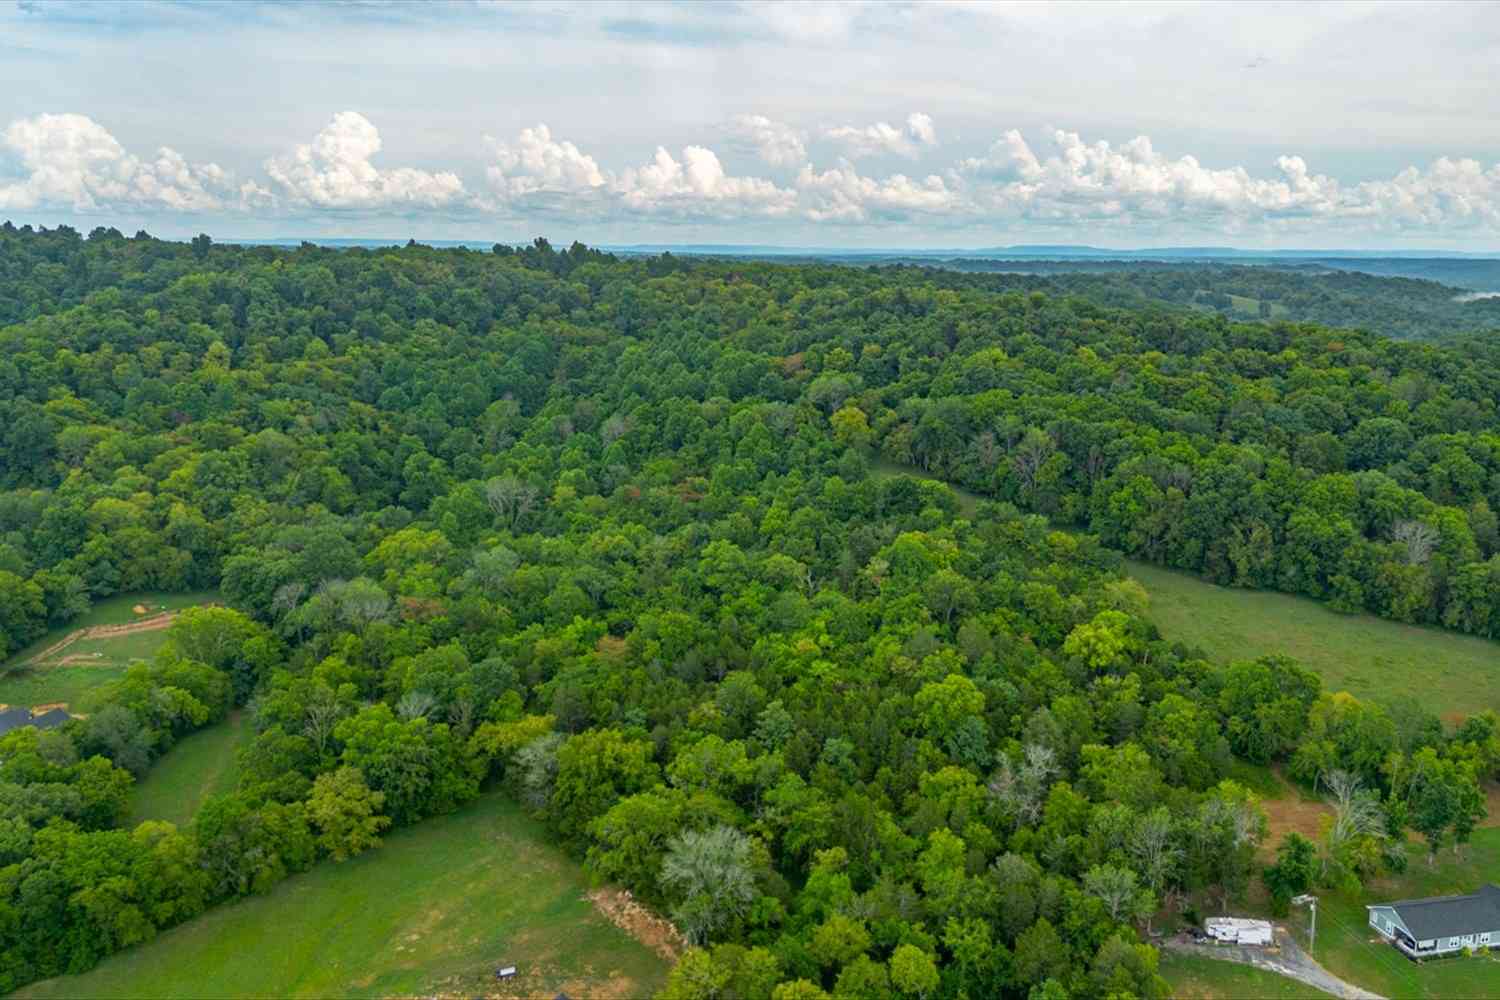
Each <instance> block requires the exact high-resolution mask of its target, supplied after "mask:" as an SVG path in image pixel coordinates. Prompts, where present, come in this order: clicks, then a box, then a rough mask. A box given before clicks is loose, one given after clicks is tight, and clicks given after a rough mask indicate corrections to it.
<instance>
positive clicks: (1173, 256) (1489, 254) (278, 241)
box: [221, 236, 1500, 260]
mask: <svg viewBox="0 0 1500 1000" xmlns="http://www.w3.org/2000/svg"><path fill="white" fill-rule="evenodd" d="M221 242H224V243H237V244H240V245H242V246H297V245H299V244H301V243H304V242H305V243H313V244H316V245H318V246H326V247H371V248H373V247H390V246H402V245H404V244H405V243H406V242H407V238H397V237H388V238H381V237H366V236H347V237H345V236H336V237H335V236H277V237H271V238H266V239H235V238H232V237H226V238H224V239H223V240H222V241H221ZM417 242H418V243H421V244H422V245H424V246H431V247H468V248H471V249H476V250H480V249H482V250H487V249H489V248H490V247H491V246H493V245H494V244H496V243H502V244H505V245H507V246H525V245H526V244H529V243H530V242H531V240H530V239H520V240H512V239H498V240H487V239H486V240H480V239H470V240H429V239H420V238H417ZM566 245H567V244H566V243H555V244H554V246H556V247H558V248H561V247H563V246H566ZM590 245H591V246H595V247H597V248H598V249H600V250H610V251H614V252H617V253H650V254H659V253H677V254H711V255H722V256H736V257H820V258H831V257H840V258H848V257H905V258H917V257H939V258H952V257H966V258H970V259H983V258H1001V259H1004V258H1043V259H1053V260H1066V259H1069V258H1079V257H1092V258H1103V259H1107V260H1235V259H1240V260H1278V259H1279V260H1287V259H1297V260H1340V259H1342V260H1361V259H1365V260H1368V259H1378V260H1405V259H1433V258H1459V259H1470V260H1500V249H1497V250H1490V251H1484V250H1424V249H1418V250H1349V249H1336V248H1335V249H1327V250H1298V249H1284V250H1276V249H1273V250H1247V249H1243V248H1240V247H1213V246H1204V247H1194V246H1173V247H1096V246H1089V245H1087V244H1073V243H1056V244H1053V243H1019V244H1014V245H1012V246H993V247H919V248H916V249H912V248H909V247H809V246H778V245H774V244H760V243H597V244H590Z"/></svg>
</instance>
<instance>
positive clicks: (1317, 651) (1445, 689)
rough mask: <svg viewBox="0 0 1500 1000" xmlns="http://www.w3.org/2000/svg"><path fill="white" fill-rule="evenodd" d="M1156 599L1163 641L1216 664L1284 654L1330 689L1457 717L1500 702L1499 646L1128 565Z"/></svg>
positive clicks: (1153, 613)
mask: <svg viewBox="0 0 1500 1000" xmlns="http://www.w3.org/2000/svg"><path fill="white" fill-rule="evenodd" d="M1127 568H1128V570H1129V572H1130V575H1131V576H1133V577H1134V578H1135V579H1136V580H1138V581H1140V583H1141V585H1142V586H1144V587H1145V588H1146V591H1147V593H1148V594H1150V596H1151V605H1150V609H1149V612H1148V614H1149V617H1150V618H1151V620H1152V621H1153V622H1154V623H1155V625H1156V627H1157V628H1158V629H1160V630H1161V633H1162V635H1164V636H1165V637H1166V638H1168V639H1171V640H1174V641H1177V642H1183V643H1186V644H1188V645H1190V646H1197V647H1199V648H1201V649H1202V650H1203V651H1204V652H1206V653H1207V654H1208V655H1209V657H1210V658H1212V659H1214V660H1240V659H1250V658H1253V657H1257V656H1264V655H1266V654H1269V653H1284V654H1286V655H1287V656H1291V657H1293V658H1294V659H1296V660H1298V661H1299V662H1301V663H1302V665H1303V666H1305V667H1307V668H1308V669H1309V670H1312V671H1313V672H1315V673H1316V674H1317V675H1318V676H1319V677H1321V678H1322V679H1323V687H1324V689H1326V690H1329V691H1348V692H1349V693H1350V694H1353V695H1355V696H1356V697H1358V698H1362V699H1369V700H1371V701H1375V702H1380V703H1384V704H1390V703H1392V702H1400V701H1410V702H1413V703H1415V704H1417V705H1420V706H1421V707H1422V708H1424V709H1426V710H1427V711H1428V712H1431V713H1432V714H1433V715H1436V716H1439V717H1440V718H1442V719H1444V720H1445V721H1447V722H1449V723H1452V722H1454V721H1456V720H1458V719H1459V718H1461V717H1463V716H1467V715H1472V714H1473V713H1475V712H1481V711H1483V710H1485V709H1487V708H1496V707H1500V670H1497V669H1496V665H1497V664H1500V643H1496V642H1493V641H1491V640H1488V639H1481V638H1479V637H1477V636H1471V635H1462V634H1460V633H1458V632H1449V631H1447V630H1444V629H1439V628H1427V627H1422V626H1417V625H1403V624H1401V623H1400V622H1393V621H1388V620H1386V619H1384V618H1376V617H1374V616H1372V615H1346V614H1340V613H1339V612H1337V611H1333V610H1332V609H1330V608H1328V607H1327V606H1326V605H1323V604H1320V603H1319V602H1317V601H1314V600H1311V599H1309V598H1305V597H1293V596H1292V595H1290V594H1279V593H1274V592H1271V591H1263V590H1242V589H1238V588H1233V587H1220V586H1216V585H1215V584H1212V583H1208V582H1206V581H1204V580H1200V579H1199V578H1197V577H1195V576H1191V575H1189V574H1187V573H1179V572H1176V571H1175V570H1169V569H1162V568H1161V567H1159V566H1152V565H1150V564H1147V563H1141V562H1135V561H1133V560H1131V561H1129V562H1128V563H1127Z"/></svg>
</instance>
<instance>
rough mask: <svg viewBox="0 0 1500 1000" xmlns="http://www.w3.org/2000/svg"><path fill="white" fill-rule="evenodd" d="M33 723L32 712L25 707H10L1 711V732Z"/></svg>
mask: <svg viewBox="0 0 1500 1000" xmlns="http://www.w3.org/2000/svg"><path fill="white" fill-rule="evenodd" d="M29 725H31V713H30V712H28V711H26V709H24V708H8V709H6V710H5V711H3V712H0V733H8V732H10V731H11V730H12V729H20V728H21V727H22V726H29Z"/></svg>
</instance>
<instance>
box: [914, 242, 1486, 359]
mask: <svg viewBox="0 0 1500 1000" xmlns="http://www.w3.org/2000/svg"><path fill="white" fill-rule="evenodd" d="M915 263H917V264H919V265H925V266H937V267H943V268H951V269H953V270H957V271H962V272H965V273H969V274H975V275H980V274H983V275H988V276H989V277H987V278H986V279H984V280H983V282H982V285H983V286H984V287H990V288H993V289H996V290H1020V291H1033V290H1039V291H1044V292H1046V293H1048V294H1051V295H1076V296H1078V297H1080V298H1083V299H1087V300H1088V301H1090V302H1093V303H1095V304H1096V305H1102V306H1107V307H1110V308H1120V309H1150V308H1162V307H1176V308H1180V309H1194V310H1203V311H1211V312H1216V313H1219V314H1221V315H1223V316H1225V317H1226V318H1228V319H1231V320H1242V321H1243V320H1259V321H1270V320H1285V321H1289V322H1296V323H1319V324H1322V325H1324V326H1330V327H1344V328H1353V329H1359V330H1367V331H1369V332H1371V333H1378V334H1380V335H1382V336H1386V337H1396V338H1400V339H1403V340H1424V341H1436V342H1441V341H1453V340H1457V339H1463V338H1466V337H1472V336H1478V335H1488V336H1493V335H1494V334H1495V333H1496V332H1497V331H1500V299H1495V298H1478V299H1476V298H1471V297H1469V294H1468V293H1467V292H1466V291H1465V288H1466V287H1474V286H1473V285H1464V286H1460V287H1455V286H1454V284H1453V283H1452V282H1454V281H1455V280H1456V281H1471V280H1478V281H1481V282H1483V281H1490V282H1491V284H1492V285H1493V286H1494V287H1495V288H1497V289H1500V266H1497V264H1496V262H1494V261H1451V260H1443V261H1431V262H1428V261H1390V262H1369V261H1341V260H1338V259H1332V260H1329V261H1326V262H1325V261H1320V262H1316V263H1301V264H1298V263H1288V262H1284V261H1283V262H1278V263H1275V264H1193V263H1186V262H1180V261H1173V262H1161V261H1120V260H986V259H977V258H968V259H966V258H955V259H952V260H946V261H942V262H940V263H939V262H923V261H916V262H915ZM1424 265H1430V269H1431V270H1433V271H1435V272H1437V274H1435V275H1434V277H1432V278H1426V277H1416V276H1414V275H1411V274H1402V273H1399V269H1402V268H1408V269H1410V270H1411V271H1414V272H1421V271H1423V270H1426V269H1427V268H1426V267H1424ZM908 266H910V264H909V265H908ZM1378 266H1388V267H1391V268H1393V269H1398V273H1395V274H1390V275H1381V274H1370V273H1364V272H1363V271H1362V270H1361V269H1362V268H1365V267H1378ZM1450 270H1451V271H1453V272H1456V273H1453V274H1451V275H1450V274H1448V273H1447V272H1448V271H1450ZM1470 272H1477V273H1470ZM1491 272H1493V274H1491ZM1023 276H1024V277H1023ZM1445 281H1446V282H1447V283H1445ZM1478 287H1481V288H1482V287H1485V285H1483V284H1481V285H1479V286H1478Z"/></svg>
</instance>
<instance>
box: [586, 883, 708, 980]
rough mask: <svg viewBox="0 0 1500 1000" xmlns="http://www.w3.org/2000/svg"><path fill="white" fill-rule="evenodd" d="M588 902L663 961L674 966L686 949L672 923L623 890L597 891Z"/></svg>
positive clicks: (590, 896)
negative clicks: (669, 962) (673, 963)
mask: <svg viewBox="0 0 1500 1000" xmlns="http://www.w3.org/2000/svg"><path fill="white" fill-rule="evenodd" d="M587 898H588V901H589V902H591V903H593V904H594V908H595V909H596V910H598V911H599V912H600V913H602V914H603V915H604V919H606V920H608V921H609V922H610V923H612V924H614V925H615V926H616V927H618V928H620V930H622V931H624V932H625V933H626V934H629V935H630V936H631V937H633V938H635V939H636V940H637V941H639V942H640V943H641V944H643V945H645V946H646V947H647V948H650V949H651V950H652V951H654V952H656V953H657V954H658V955H660V956H661V957H662V958H665V959H667V960H669V961H673V962H675V961H676V960H677V956H679V955H681V954H682V951H683V949H684V948H686V947H687V939H686V938H684V937H683V936H682V932H681V931H679V930H678V929H677V928H676V927H674V926H672V922H671V921H669V920H664V919H662V918H661V917H659V916H657V915H656V914H655V913H652V912H651V911H650V910H648V909H647V908H646V907H644V906H642V905H641V904H640V903H638V902H636V900H635V897H634V896H632V895H631V894H630V893H629V892H627V891H626V890H624V889H595V890H594V891H593V892H591V893H589V894H588V896H587Z"/></svg>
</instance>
